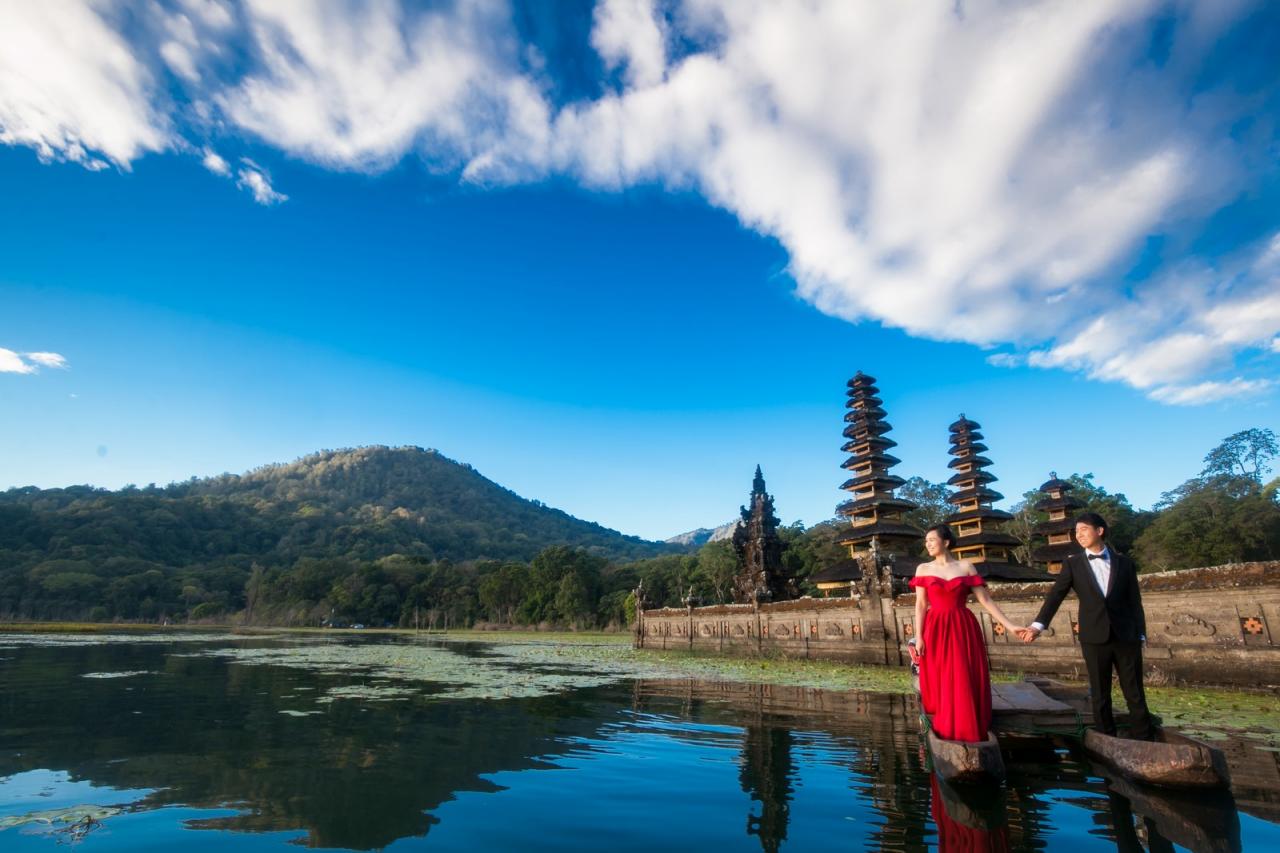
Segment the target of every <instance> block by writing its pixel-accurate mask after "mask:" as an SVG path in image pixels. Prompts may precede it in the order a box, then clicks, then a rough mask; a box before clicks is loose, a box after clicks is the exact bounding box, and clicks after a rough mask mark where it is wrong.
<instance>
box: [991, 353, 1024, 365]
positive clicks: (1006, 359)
mask: <svg viewBox="0 0 1280 853" xmlns="http://www.w3.org/2000/svg"><path fill="white" fill-rule="evenodd" d="M1026 363H1027V360H1026V358H1024V357H1023V356H1020V355H1018V354H1017V353H1012V352H997V353H992V354H991V355H989V356H987V364H990V365H991V366H992V367H1021V366H1022V365H1024V364H1026Z"/></svg>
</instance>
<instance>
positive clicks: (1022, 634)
mask: <svg viewBox="0 0 1280 853" xmlns="http://www.w3.org/2000/svg"><path fill="white" fill-rule="evenodd" d="M1039 636H1040V632H1039V631H1038V630H1036V629H1035V628H1033V627H1031V626H1027V627H1026V628H1019V629H1018V639H1020V640H1022V642H1024V643H1030V642H1032V641H1033V640H1035V638H1036V637H1039Z"/></svg>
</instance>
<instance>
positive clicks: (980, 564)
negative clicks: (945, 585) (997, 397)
mask: <svg viewBox="0 0 1280 853" xmlns="http://www.w3.org/2000/svg"><path fill="white" fill-rule="evenodd" d="M981 427H982V425H981V424H979V423H978V422H977V421H971V420H969V419H968V418H966V417H965V416H964V415H963V414H962V415H960V419H959V420H958V421H956V422H955V423H953V424H952V425H951V426H950V427H949V428H948V429H949V430H950V432H951V450H950V451H949V452H950V454H951V456H953V457H954V458H953V459H952V460H951V461H950V462H949V463H947V467H948V468H951V469H953V470H954V471H955V473H954V474H952V475H951V479H949V480H947V485H949V486H952V487H953V488H954V489H955V491H954V492H953V493H952V494H951V496H950V497H948V498H947V501H948V503H950V504H951V505H952V506H953V507H954V508H955V512H953V513H952V514H951V515H949V516H947V519H946V522H947V524H948V525H950V526H951V531H952V532H953V533H954V534H955V535H956V543H955V546H954V547H953V548H952V549H951V550H952V553H954V554H955V556H956V557H957V558H958V559H961V560H968V561H969V562H971V563H973V564H974V567H975V568H976V569H977V570H978V573H979V574H981V575H982V576H983V577H986V578H991V579H993V580H1033V579H1041V575H1040V573H1039V572H1036V571H1035V570H1034V569H1030V568H1028V567H1026V566H1023V565H1021V564H1019V563H1018V561H1017V559H1016V558H1015V557H1014V554H1013V549H1014V548H1016V547H1017V546H1018V545H1021V544H1022V543H1021V542H1020V541H1019V540H1018V538H1017V537H1016V536H1013V535H1011V534H1009V533H1006V532H1005V531H1004V525H1005V523H1006V522H1008V521H1009V520H1010V519H1012V518H1013V516H1012V515H1011V514H1010V513H1007V512H1005V511H1004V510H1000V509H995V508H994V507H993V506H992V504H993V503H994V502H995V501H998V500H1001V499H1003V498H1004V495H1002V494H1000V493H999V492H997V491H995V490H994V489H992V488H990V484H991V483H994V482H995V481H996V477H995V475H994V474H992V473H991V472H990V471H988V470H986V469H987V468H988V467H989V466H990V465H991V460H990V459H988V458H987V457H985V456H983V455H982V454H983V453H985V452H986V451H987V446H986V445H985V444H983V443H982V433H981V432H979V431H978V430H979V429H981Z"/></svg>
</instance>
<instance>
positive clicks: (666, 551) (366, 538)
mask: <svg viewBox="0 0 1280 853" xmlns="http://www.w3.org/2000/svg"><path fill="white" fill-rule="evenodd" d="M1277 456H1280V448H1278V447H1277V439H1276V436H1275V434H1274V433H1273V432H1272V431H1271V430H1267V429H1251V430H1245V431H1242V432H1239V433H1236V434H1235V435H1232V436H1230V437H1228V438H1227V439H1225V440H1224V441H1223V442H1222V443H1221V444H1220V445H1218V447H1216V448H1214V449H1213V450H1211V451H1210V452H1209V453H1208V455H1206V457H1205V466H1204V470H1203V471H1202V472H1201V473H1200V475H1199V476H1197V477H1195V478H1193V479H1191V480H1189V481H1187V482H1186V483H1183V484H1182V485H1180V486H1178V487H1176V488H1174V489H1172V490H1170V491H1169V492H1167V493H1165V494H1164V496H1163V497H1162V498H1161V500H1160V501H1159V502H1158V503H1157V504H1156V506H1155V507H1153V508H1152V509H1150V510H1139V509H1135V508H1134V507H1133V506H1132V505H1131V504H1130V502H1129V500H1128V499H1127V498H1126V497H1125V496H1124V494H1122V493H1113V492H1109V491H1108V490H1107V489H1106V488H1104V487H1103V486H1102V485H1100V484H1099V483H1097V482H1096V480H1095V477H1094V476H1093V475H1092V474H1088V473H1086V474H1072V475H1071V476H1070V477H1067V478H1065V479H1067V480H1068V481H1070V482H1071V483H1072V484H1074V486H1075V489H1074V491H1073V492H1072V494H1073V495H1074V496H1075V497H1077V498H1079V499H1080V500H1081V501H1083V502H1084V504H1085V508H1086V509H1089V510H1093V511H1096V512H1099V513H1101V514H1102V515H1103V516H1104V517H1105V518H1107V519H1108V521H1109V523H1110V525H1111V530H1110V539H1111V542H1112V544H1113V545H1114V546H1115V547H1117V548H1118V549H1120V550H1122V551H1126V552H1128V553H1130V554H1132V555H1133V556H1134V558H1135V559H1136V560H1137V561H1138V564H1139V567H1140V568H1141V570H1143V571H1164V570H1169V569H1179V568H1189V567H1194V566H1207V565H1219V564H1223V563H1232V562H1241V561H1245V560H1275V559H1280V502H1278V499H1277V490H1278V489H1280V479H1275V480H1271V481H1269V482H1268V481H1267V479H1266V477H1267V475H1268V474H1269V472H1270V471H1271V467H1272V462H1273V461H1274V460H1275V459H1276V458H1277ZM948 493H949V490H948V489H947V487H946V486H945V485H943V484H939V483H931V482H929V481H927V480H924V479H922V478H919V477H913V478H911V479H910V480H909V481H908V482H907V483H906V485H904V486H903V487H901V488H900V490H899V494H900V495H901V496H903V497H905V498H907V499H909V500H912V501H914V502H916V503H917V504H919V508H918V509H916V510H914V511H913V512H912V513H911V514H910V516H909V518H910V520H911V521H912V522H913V523H915V524H917V525H918V526H920V527H922V528H923V527H927V526H929V525H931V524H934V523H936V522H937V521H939V520H941V519H942V518H944V517H945V516H946V515H947V514H948V513H949V511H950V509H949V506H948V504H947V500H946V498H947V495H948ZM1040 497H1041V495H1040V494H1039V493H1038V492H1035V491H1031V492H1027V493H1026V494H1025V495H1023V496H1022V499H1021V500H1019V501H1017V502H1016V503H1015V505H1014V506H1013V508H1012V512H1013V513H1014V520H1013V522H1012V523H1011V524H1010V532H1012V533H1014V534H1015V535H1017V536H1018V537H1019V538H1020V539H1022V540H1023V542H1024V545H1023V547H1022V549H1021V551H1022V557H1023V559H1024V560H1025V558H1026V555H1027V554H1029V553H1030V551H1031V549H1032V548H1033V547H1034V545H1035V542H1034V536H1033V534H1032V530H1033V528H1034V526H1035V524H1036V523H1037V522H1038V521H1040V520H1042V517H1041V516H1040V515H1039V514H1038V513H1037V511H1036V510H1035V509H1034V505H1035V503H1036V501H1037V500H1038V499H1039V498H1040ZM847 529H848V528H847V522H842V521H840V520H838V519H832V520H830V521H825V522H822V523H819V524H817V525H814V526H812V527H808V528H805V527H804V526H803V525H801V524H799V523H796V524H793V525H791V526H786V527H783V528H781V529H780V531H779V535H780V536H781V538H782V541H783V557H782V559H783V564H784V567H785V568H786V569H787V570H788V571H790V572H791V573H793V574H794V575H795V576H796V577H797V578H798V579H799V580H800V582H801V589H802V590H803V591H806V592H813V590H812V588H811V587H809V586H808V584H807V578H808V577H809V576H810V575H811V574H812V573H813V572H815V571H817V570H818V569H820V568H823V567H824V566H827V565H830V564H831V563H832V562H835V561H837V560H839V559H842V558H843V557H845V556H846V555H847V554H846V552H845V550H844V549H843V548H842V547H841V546H840V545H839V540H840V539H841V538H842V537H843V536H844V535H845V532H846V531H847ZM736 571H737V558H736V556H735V554H734V551H733V548H732V545H731V544H730V543H729V542H727V541H719V542H711V543H708V544H706V545H703V546H702V547H701V548H698V549H696V550H692V551H690V550H688V549H683V548H680V547H678V546H673V545H663V544H660V543H653V542H646V541H644V540H641V539H637V538H635V537H628V536H623V535H622V534H619V533H617V532H615V531H612V530H607V529H605V528H603V527H600V526H599V525H595V524H591V523H588V522H585V521H580V520H578V519H575V518H572V517H571V516H569V515H566V514H565V513H563V512H559V511H557V510H552V509H549V508H547V507H545V506H542V505H541V504H539V503H537V502H536V501H526V500H524V499H522V498H520V497H519V496H517V495H515V494H514V493H512V492H510V491H508V490H506V489H503V488H501V487H500V486H498V485H496V484H494V483H492V482H490V481H489V480H486V479H485V478H484V477H482V476H480V475H479V474H478V473H476V472H475V471H474V470H472V469H471V468H470V467H469V466H466V465H460V464H458V463H456V462H453V461H451V460H449V459H446V458H445V457H443V456H441V455H439V454H438V453H436V452H434V451H426V450H421V449H418V448H397V449H391V448H385V447H371V448H362V449H359V450H348V451H334V452H330V451H326V452H324V453H319V454H316V455H313V456H309V457H306V458H304V459H301V460H299V461H297V462H294V463H291V464H288V465H276V466H269V467H266V468H262V469H259V470H257V471H253V472H250V473H248V474H245V475H243V476H231V475H224V476H222V477H216V478H212V479H207V480H191V481H188V482H184V483H177V484H173V485H170V486H167V487H164V488H157V487H154V486H149V487H147V488H143V489H138V488H133V487H126V488H125V489H122V490H120V491H116V492H109V491H104V490H100V489H92V488H89V487H80V488H72V489H48V490H40V489H33V488H29V489H11V490H9V491H8V492H5V493H0V619H20V618H26V619H32V618H34V619H88V620H94V621H109V620H116V619H123V620H165V619H168V620H173V621H187V620H191V621H206V620H207V621H211V622H227V621H238V622H248V623H256V624H282V625H354V624H364V625H376V626H386V625H405V626H411V625H421V626H422V627H445V626H465V625H473V624H476V623H480V622H493V623H501V624H521V625H559V626H567V627H609V626H622V625H625V624H626V623H627V622H628V621H630V619H631V618H632V617H633V615H634V607H635V602H634V600H633V598H632V596H631V591H632V590H633V589H634V588H635V587H636V585H637V584H638V583H639V582H640V581H641V579H643V581H644V585H645V590H646V593H647V599H648V601H649V602H650V604H651V605H669V606H674V605H678V604H679V603H680V602H681V601H682V599H683V598H684V597H685V596H686V595H688V593H689V592H690V590H692V592H693V595H694V597H695V598H696V599H697V600H699V601H702V602H707V603H713V602H723V601H727V600H729V595H730V590H731V588H732V578H733V575H734V573H735V572H736Z"/></svg>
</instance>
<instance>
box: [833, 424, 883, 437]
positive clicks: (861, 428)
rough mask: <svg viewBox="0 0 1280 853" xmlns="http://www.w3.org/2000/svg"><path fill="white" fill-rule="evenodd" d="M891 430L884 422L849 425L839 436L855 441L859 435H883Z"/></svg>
mask: <svg viewBox="0 0 1280 853" xmlns="http://www.w3.org/2000/svg"><path fill="white" fill-rule="evenodd" d="M891 429H893V427H891V426H890V425H889V424H888V423H887V422H885V421H870V422H868V423H865V424H850V425H849V426H847V427H845V428H844V432H842V433H840V434H841V435H843V436H844V437H845V438H854V439H856V438H857V437H858V435H859V434H865V433H870V434H871V435H884V434H885V433H886V432H888V431H889V430H891Z"/></svg>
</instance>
